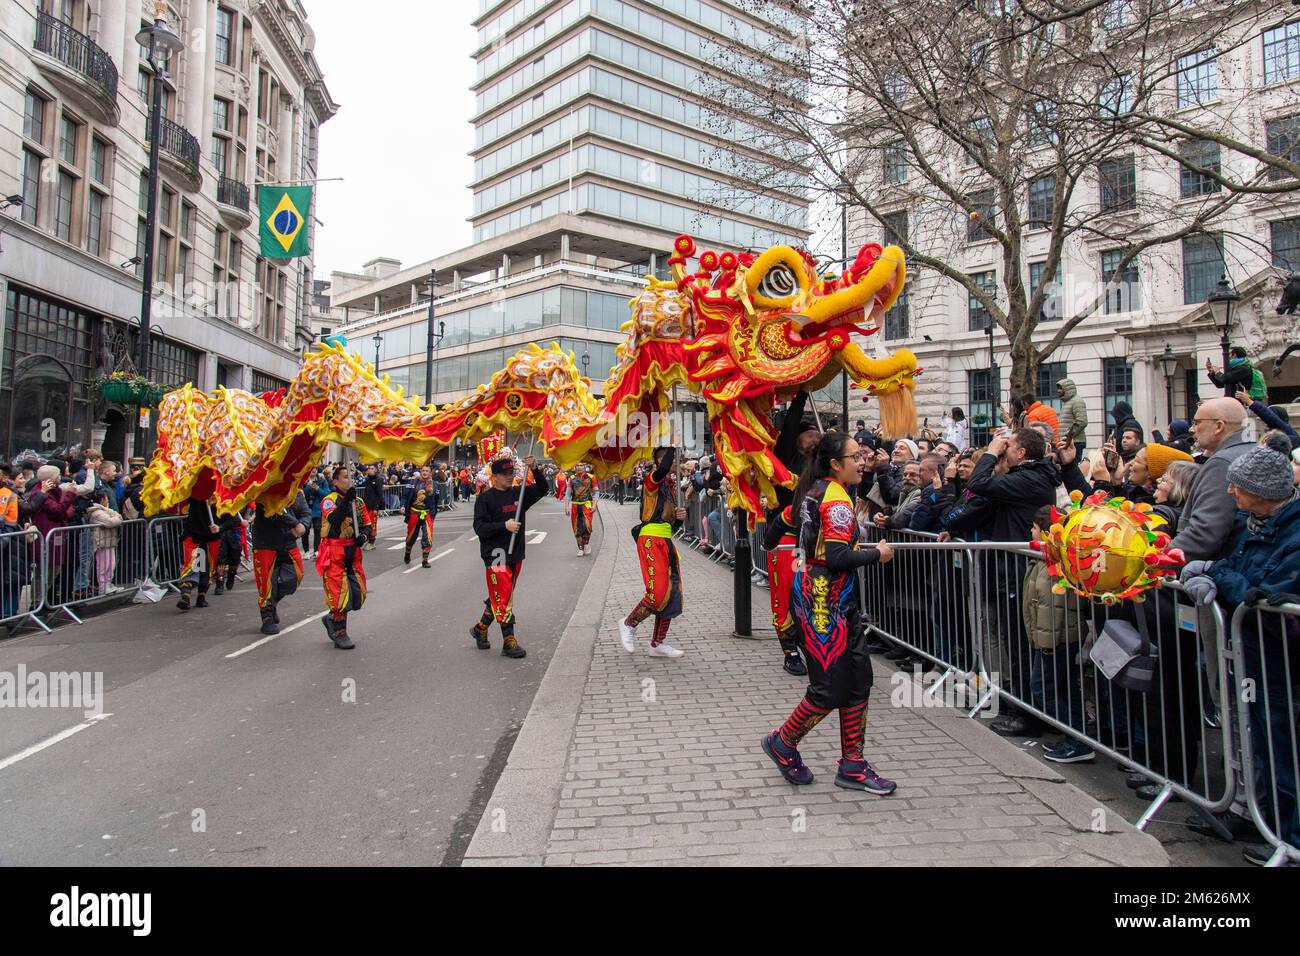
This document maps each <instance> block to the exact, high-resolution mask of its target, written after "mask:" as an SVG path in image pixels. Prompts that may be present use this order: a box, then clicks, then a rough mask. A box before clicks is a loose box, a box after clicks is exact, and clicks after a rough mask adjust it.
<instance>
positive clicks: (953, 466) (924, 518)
mask: <svg viewBox="0 0 1300 956" xmlns="http://www.w3.org/2000/svg"><path fill="white" fill-rule="evenodd" d="M934 458H935V459H937V460H936V462H935V465H936V467H935V474H934V476H933V477H932V478H929V480H927V478H926V476H927V474H928V473H929V471H928V469H927V470H925V471H923V472H922V474H921V497H920V501H918V502H917V505H916V508H915V510H913V512H912V518H911V522H910V523H909V524H908V527H909V528H910V529H911V530H913V531H924V532H928V533H935V532H938V531H939V530H940V527H939V517H940V515H942V514H943V513H944V512H945V511H946V510H947V509H948V508H949V507H951V506H952V504H953V503H954V502H955V501H956V500H957V496H958V495H960V494H961V489H962V482H961V479H960V478H958V473H959V467H958V460H957V458H955V457H954V458H953V459H952V460H950V461H945V460H944V458H943V456H942V455H935V456H934ZM925 461H926V460H925V459H922V461H921V464H922V465H923V466H924V465H925Z"/></svg>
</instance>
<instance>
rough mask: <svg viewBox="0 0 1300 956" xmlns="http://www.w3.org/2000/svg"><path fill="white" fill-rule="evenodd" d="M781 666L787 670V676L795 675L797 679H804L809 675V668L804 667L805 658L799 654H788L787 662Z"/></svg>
mask: <svg viewBox="0 0 1300 956" xmlns="http://www.w3.org/2000/svg"><path fill="white" fill-rule="evenodd" d="M781 666H782V667H783V668H785V672H786V673H787V674H793V675H794V676H795V677H804V676H806V675H807V674H808V668H807V667H805V666H804V662H803V658H802V657H800V656H799V655H798V654H786V655H785V662H784V663H783V664H782V665H781Z"/></svg>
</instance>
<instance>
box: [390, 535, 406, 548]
mask: <svg viewBox="0 0 1300 956" xmlns="http://www.w3.org/2000/svg"><path fill="white" fill-rule="evenodd" d="M396 540H397V541H400V542H402V543H401V544H395V545H393V546H392V547H391V548H388V549H387V550H389V551H401V550H402V549H403V548H404V547H406V539H405V538H397V539H396Z"/></svg>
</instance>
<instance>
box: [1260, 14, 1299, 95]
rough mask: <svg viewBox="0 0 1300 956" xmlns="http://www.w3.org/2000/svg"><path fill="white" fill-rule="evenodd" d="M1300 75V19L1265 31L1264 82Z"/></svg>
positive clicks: (1288, 78)
mask: <svg viewBox="0 0 1300 956" xmlns="http://www.w3.org/2000/svg"><path fill="white" fill-rule="evenodd" d="M1297 76H1300V20H1293V21H1292V22H1290V23H1288V24H1286V25H1285V26H1280V27H1274V28H1273V29H1272V30H1265V31H1264V82H1265V83H1277V82H1279V81H1281V80H1291V79H1294V78H1295V77H1297Z"/></svg>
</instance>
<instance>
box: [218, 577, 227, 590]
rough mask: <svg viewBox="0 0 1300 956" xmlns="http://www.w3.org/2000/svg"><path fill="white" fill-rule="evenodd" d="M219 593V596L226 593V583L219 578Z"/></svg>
mask: <svg viewBox="0 0 1300 956" xmlns="http://www.w3.org/2000/svg"><path fill="white" fill-rule="evenodd" d="M217 593H218V594H225V593H226V584H225V581H224V580H222V579H221V578H217Z"/></svg>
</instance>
